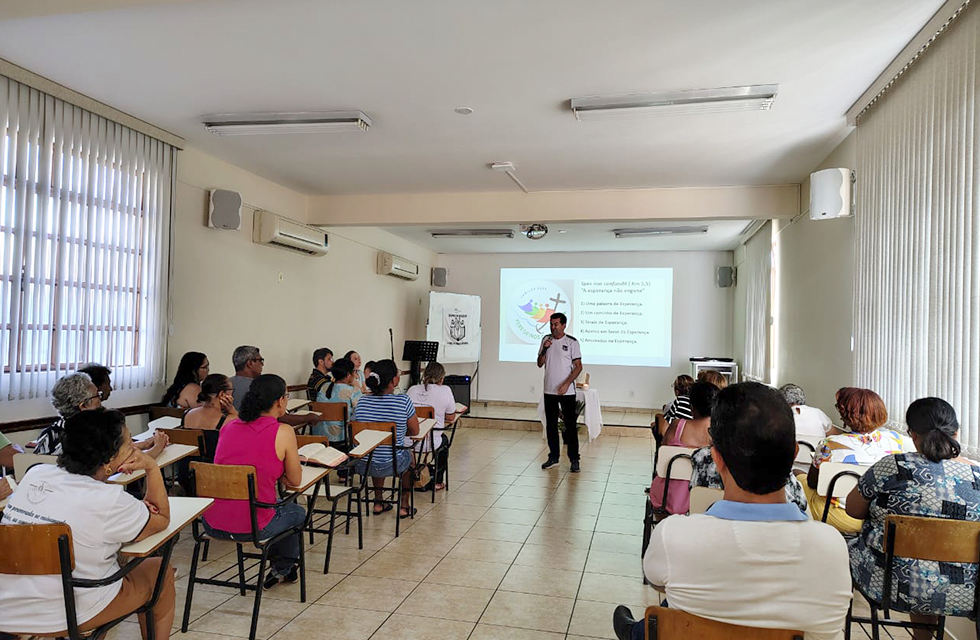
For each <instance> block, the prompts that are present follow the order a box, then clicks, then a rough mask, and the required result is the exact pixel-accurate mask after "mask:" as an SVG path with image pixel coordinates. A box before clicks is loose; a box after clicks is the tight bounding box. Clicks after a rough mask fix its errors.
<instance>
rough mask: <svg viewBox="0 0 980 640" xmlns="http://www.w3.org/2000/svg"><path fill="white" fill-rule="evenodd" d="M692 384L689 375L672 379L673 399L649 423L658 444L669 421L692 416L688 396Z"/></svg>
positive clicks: (687, 418) (688, 418)
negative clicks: (661, 412) (653, 429)
mask: <svg viewBox="0 0 980 640" xmlns="http://www.w3.org/2000/svg"><path fill="white" fill-rule="evenodd" d="M693 384H694V378H692V377H691V376H686V375H681V376H677V378H675V379H674V384H673V388H674V399H673V400H671V401H670V404H665V405H664V408H663V410H664V412H663V414H661V415H658V416H657V417H656V419H655V420H654V421H653V422H652V423H650V426H651V427H654V428H655V429H656V431H654V434H655V435H656V436H657V438H658V445H659V441H660V440H661V439H662V438H663V433H664V431H666V430H667V427H668V426H670V423H671V422H673V421H674V420H677V419H679V418H683V419H684V420H691V419H692V418H694V414H693V413H691V399H690V397H689V394H690V393H691V385H693Z"/></svg>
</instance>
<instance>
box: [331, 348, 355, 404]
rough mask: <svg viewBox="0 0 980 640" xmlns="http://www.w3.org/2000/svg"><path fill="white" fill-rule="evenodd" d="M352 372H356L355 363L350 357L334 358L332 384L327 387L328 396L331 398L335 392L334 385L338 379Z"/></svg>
mask: <svg viewBox="0 0 980 640" xmlns="http://www.w3.org/2000/svg"><path fill="white" fill-rule="evenodd" d="M352 373H354V363H353V362H351V361H350V359H349V358H339V359H337V360H334V361H333V366H332V367H330V377H331V378H333V380H331V381H330V386H329V387H327V397H328V398H329V397H330V395H331V394H332V393H333V386H334V385H335V384H337V381H338V380H343V379H344V378H346V377H347V376H349V375H351V374H352Z"/></svg>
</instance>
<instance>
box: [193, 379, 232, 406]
mask: <svg viewBox="0 0 980 640" xmlns="http://www.w3.org/2000/svg"><path fill="white" fill-rule="evenodd" d="M227 386H228V376H226V375H225V374H223V373H212V374H209V375H207V376H206V377H205V378H204V380H201V393H199V394H197V401H198V402H200V403H201V404H204V403H205V402H209V401H210V400H211V398H213V397H214V396H216V395H218V394H219V393H221V392H222V391H224V390H225V387H227Z"/></svg>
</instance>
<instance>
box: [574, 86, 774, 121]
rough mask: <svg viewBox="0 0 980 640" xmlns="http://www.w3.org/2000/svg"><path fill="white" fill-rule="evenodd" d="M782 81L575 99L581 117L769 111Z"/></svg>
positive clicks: (576, 108) (594, 118)
mask: <svg viewBox="0 0 980 640" xmlns="http://www.w3.org/2000/svg"><path fill="white" fill-rule="evenodd" d="M778 91H779V85H778V84H755V85H746V86H744V87H723V88H720V89H695V90H693V91H661V92H657V93H633V94H626V95H617V96H594V97H590V98H572V100H571V106H572V113H574V114H575V118H576V119H577V120H598V119H602V118H615V117H623V116H655V115H675V114H687V113H723V112H726V111H766V110H768V109H769V108H770V107H772V103H773V100H775V99H776V94H777V93H778Z"/></svg>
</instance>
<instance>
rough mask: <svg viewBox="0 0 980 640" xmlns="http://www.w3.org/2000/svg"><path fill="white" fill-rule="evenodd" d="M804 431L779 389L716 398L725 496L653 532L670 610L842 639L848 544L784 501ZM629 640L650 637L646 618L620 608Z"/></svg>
mask: <svg viewBox="0 0 980 640" xmlns="http://www.w3.org/2000/svg"><path fill="white" fill-rule="evenodd" d="M795 434H796V428H795V425H794V423H793V416H792V413H791V411H790V409H789V407H788V406H787V405H786V402H785V401H784V400H783V399H782V397H781V396H780V395H779V392H778V391H776V390H775V389H770V388H768V387H766V386H765V385H762V384H758V383H755V382H745V383H742V384H736V385H732V386H731V387H728V388H727V389H724V390H722V391H720V392H719V393H718V397H717V400H716V402H715V406H714V409H713V410H712V412H711V437H712V441H713V443H714V444H713V449H712V456H713V457H714V459H715V464H716V465H717V467H718V471H719V473H720V474H721V476H722V478H724V484H725V498H724V500H721V501H719V502H716V503H715V504H714V505H713V506H712V507H711V508H710V509H708V511H707V513H705V514H702V515H694V516H678V517H673V518H667V519H666V520H664V521H663V522H661V523H660V524H659V525H657V527H656V528H655V529H654V530H653V535H652V538H651V539H650V546H649V547H648V548H647V552H646V555H645V556H644V558H643V571H644V574H645V575H646V577H647V579H648V580H649V581H650V582H651V583H652V584H653V585H654V586H656V587H660V588H663V590H664V591H665V593H666V595H667V602H668V604H669V605H670V607H671V608H674V609H680V610H681V611H686V612H688V613H691V614H694V615H696V616H700V617H703V618H708V619H711V620H717V621H719V622H724V623H728V624H736V625H744V626H749V627H760V628H767V629H799V630H801V631H803V632H804V633H805V636H804V637H805V638H807V640H832V639H836V638H839V637H840V634H841V630H842V629H843V627H844V618H845V616H846V614H847V607H848V604H849V603H850V601H851V576H850V572H849V571H848V565H847V545H846V544H845V543H844V539H843V538H842V537H841V536H840V534H838V533H837V532H836V531H834V530H833V529H832V528H831V527H828V526H827V525H825V524H822V523H820V522H814V521H812V520H810V519H809V518H807V517H806V516H805V515H804V514H802V513H800V510H799V509H798V508H797V507H796V506H795V505H792V504H788V503H787V502H786V490H785V485H786V476H788V475H789V472H790V469H792V467H793V458H794V455H795V454H794V452H795V450H796V437H795ZM613 627H614V628H615V631H616V636H617V637H619V638H620V639H621V640H631V639H633V640H642V638H643V637H644V636H643V634H644V624H643V621H642V620H641V621H639V622H636V621H634V620H633V615H632V613H631V612H630V610H629V609H627V608H626V607H623V606H620V607H617V608H616V611H615V613H614V614H613Z"/></svg>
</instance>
